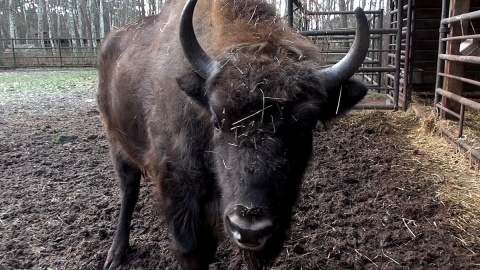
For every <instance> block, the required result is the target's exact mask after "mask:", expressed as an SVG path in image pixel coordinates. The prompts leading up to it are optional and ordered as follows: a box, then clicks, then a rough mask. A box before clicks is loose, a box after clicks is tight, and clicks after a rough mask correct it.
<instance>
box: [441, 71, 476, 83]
mask: <svg viewBox="0 0 480 270" xmlns="http://www.w3.org/2000/svg"><path fill="white" fill-rule="evenodd" d="M438 75H439V76H442V77H447V78H451V79H455V80H459V81H462V82H466V83H469V84H472V85H475V86H480V82H479V81H475V80H472V79H467V78H463V77H459V76H455V75H450V74H447V73H443V72H440V73H438Z"/></svg>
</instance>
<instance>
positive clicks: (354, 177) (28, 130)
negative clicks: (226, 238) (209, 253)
mask: <svg viewBox="0 0 480 270" xmlns="http://www.w3.org/2000/svg"><path fill="white" fill-rule="evenodd" d="M94 96H95V95H94V90H93V89H91V90H89V91H85V90H82V91H74V90H72V91H70V92H66V93H63V94H60V93H57V94H55V95H52V96H48V95H47V96H45V95H35V94H33V95H32V94H30V95H29V96H27V97H24V98H21V97H17V98H15V99H11V100H9V102H8V103H1V104H0V125H1V129H0V196H1V200H0V254H1V255H0V269H100V268H101V267H102V266H103V263H104V260H105V257H106V254H107V251H108V248H109V246H110V244H111V241H112V237H113V233H114V230H115V226H116V222H117V215H118V210H119V206H120V204H119V195H118V189H117V188H116V180H115V178H114V174H113V169H112V165H111V163H110V161H109V157H108V147H107V143H106V140H105V136H104V134H103V132H102V128H101V124H100V121H99V118H98V115H97V111H96V106H95V102H94V101H93V99H94ZM420 126H421V125H420V123H419V121H418V120H416V119H414V117H413V116H412V115H410V114H405V113H385V112H373V111H370V112H354V113H352V114H351V115H350V116H348V117H346V118H343V119H341V120H339V121H336V122H335V123H331V124H330V125H329V130H328V131H325V130H324V129H323V128H321V127H319V128H318V129H317V130H316V131H315V156H314V158H313V159H312V162H311V166H310V168H309V171H308V173H307V174H306V177H305V181H304V184H303V189H302V193H301V196H300V200H299V202H298V206H297V209H296V211H295V216H294V218H293V226H292V227H293V228H292V230H291V232H290V240H288V242H287V243H286V244H285V247H284V251H283V252H282V253H281V254H280V256H279V258H278V260H277V261H276V263H275V266H274V269H285V270H286V269H289V270H291V269H377V268H378V269H479V267H480V256H479V255H478V254H479V252H480V238H479V235H480V233H479V232H480V230H478V229H479V228H478V227H476V226H474V225H475V224H474V223H471V222H469V221H468V220H466V221H465V220H464V221H465V224H467V225H468V224H473V225H472V226H467V225H465V224H463V225H462V226H459V224H458V223H456V222H455V220H458V218H459V217H463V216H465V207H463V206H462V205H461V203H460V202H454V201H449V200H442V199H441V198H440V197H438V189H439V187H440V186H443V185H444V184H445V183H447V182H449V181H450V178H460V179H461V178H465V177H478V174H477V172H474V171H468V170H467V171H465V170H459V171H455V167H454V166H453V167H448V168H445V167H444V165H443V164H442V162H441V159H438V157H436V156H435V149H430V150H429V149H427V150H425V149H423V148H422V147H419V146H418V145H416V144H414V143H412V136H413V137H418V136H423V135H422V132H419V131H418V129H419V128H420ZM425 136H426V135H425ZM439 147H446V146H444V145H441V146H439ZM443 153H444V152H442V154H443ZM452 155H453V154H452ZM457 159H458V162H459V163H461V162H463V161H462V160H461V157H458V158H457ZM154 194H155V192H154V189H153V184H152V183H150V182H147V181H144V182H142V190H141V198H140V200H139V203H138V205H137V207H136V211H135V213H134V221H133V223H132V235H131V240H130V241H131V242H130V243H131V250H130V252H129V254H128V259H127V262H126V264H125V266H124V267H123V269H177V264H176V262H175V261H174V259H173V256H172V254H171V252H170V251H169V236H168V233H167V231H166V228H165V227H164V226H163V223H162V221H161V218H160V217H159V216H158V212H157V211H156V206H155V199H154ZM476 196H478V194H476ZM474 218H475V217H474ZM476 218H478V217H476ZM211 269H245V267H244V266H243V265H242V263H241V260H240V259H239V256H238V254H237V253H236V251H235V249H233V248H232V247H231V245H230V243H228V242H226V243H224V244H222V245H221V246H220V247H219V250H218V253H217V256H216V261H215V263H214V264H213V265H212V266H211Z"/></svg>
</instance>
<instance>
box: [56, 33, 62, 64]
mask: <svg viewBox="0 0 480 270" xmlns="http://www.w3.org/2000/svg"><path fill="white" fill-rule="evenodd" d="M57 43H58V57H60V67H63V59H62V42H61V40H60V38H57Z"/></svg>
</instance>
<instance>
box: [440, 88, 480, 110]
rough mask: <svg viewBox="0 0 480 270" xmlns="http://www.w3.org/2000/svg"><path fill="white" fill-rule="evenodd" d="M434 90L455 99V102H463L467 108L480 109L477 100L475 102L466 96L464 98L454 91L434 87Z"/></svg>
mask: <svg viewBox="0 0 480 270" xmlns="http://www.w3.org/2000/svg"><path fill="white" fill-rule="evenodd" d="M435 92H436V93H438V94H440V95H442V96H444V97H447V98H449V99H452V100H455V101H456V102H458V103H460V104H463V105H465V106H467V107H469V108H472V109H474V110H477V111H480V103H478V102H475V101H473V100H471V99H468V98H465V97H462V96H459V95H456V94H454V93H451V92H448V91H445V90H443V89H441V88H437V89H435Z"/></svg>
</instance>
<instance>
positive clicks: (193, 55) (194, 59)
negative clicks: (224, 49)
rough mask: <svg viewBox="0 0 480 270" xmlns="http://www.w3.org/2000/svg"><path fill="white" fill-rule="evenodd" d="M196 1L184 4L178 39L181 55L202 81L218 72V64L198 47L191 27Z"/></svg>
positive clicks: (192, 0)
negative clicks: (183, 55)
mask: <svg viewBox="0 0 480 270" xmlns="http://www.w3.org/2000/svg"><path fill="white" fill-rule="evenodd" d="M196 3H197V0H188V1H187V2H186V3H185V6H184V8H183V11H182V14H181V17H180V28H179V37H180V45H181V47H182V49H183V53H184V54H185V57H186V58H187V60H188V62H189V63H190V65H192V67H193V69H194V70H195V72H196V73H197V74H198V75H200V76H201V77H202V78H204V79H208V78H209V77H210V76H211V75H212V74H215V73H216V72H218V70H219V69H220V68H219V66H220V65H219V63H218V62H217V61H215V60H214V59H212V58H211V57H210V56H209V55H208V54H207V53H206V52H205V51H204V50H203V48H202V47H201V46H200V43H199V42H198V40H197V37H196V35H195V31H194V27H193V13H194V10H195V5H196Z"/></svg>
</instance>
